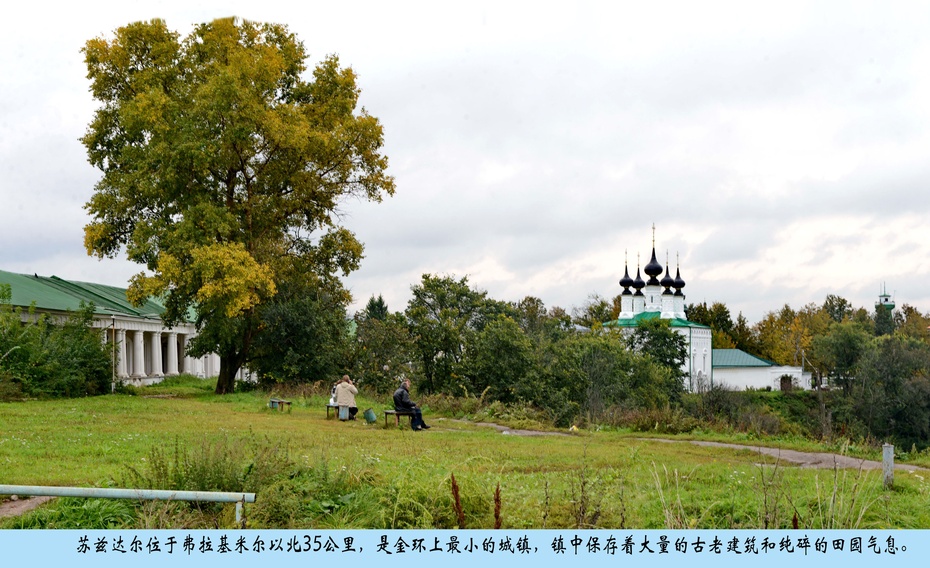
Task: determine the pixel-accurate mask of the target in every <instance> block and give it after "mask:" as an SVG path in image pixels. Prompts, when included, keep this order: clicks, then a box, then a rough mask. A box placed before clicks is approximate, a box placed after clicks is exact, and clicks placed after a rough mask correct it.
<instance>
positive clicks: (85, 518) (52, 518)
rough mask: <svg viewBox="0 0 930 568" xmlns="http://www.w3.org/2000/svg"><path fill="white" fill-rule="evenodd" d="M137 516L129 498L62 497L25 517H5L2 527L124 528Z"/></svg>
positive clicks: (133, 521) (0, 526) (131, 523)
mask: <svg viewBox="0 0 930 568" xmlns="http://www.w3.org/2000/svg"><path fill="white" fill-rule="evenodd" d="M135 520H136V512H135V509H134V506H133V503H132V502H130V501H127V500H125V499H82V498H78V497H62V498H58V499H55V500H54V501H51V502H50V503H49V504H48V505H46V506H45V507H42V508H40V509H36V510H34V511H30V512H28V513H26V514H25V515H23V516H21V517H17V518H15V519H10V520H7V521H4V522H3V523H2V524H0V528H8V529H11V528H17V529H124V528H131V527H132V526H133V524H134V523H135Z"/></svg>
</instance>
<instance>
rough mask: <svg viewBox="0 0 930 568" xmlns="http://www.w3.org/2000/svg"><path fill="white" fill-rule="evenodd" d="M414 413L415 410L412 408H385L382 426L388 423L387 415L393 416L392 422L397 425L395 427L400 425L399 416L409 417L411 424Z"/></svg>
mask: <svg viewBox="0 0 930 568" xmlns="http://www.w3.org/2000/svg"><path fill="white" fill-rule="evenodd" d="M414 414H415V412H414V411H412V410H394V409H391V410H385V411H384V427H385V428H387V425H388V416H393V417H394V423H395V424H396V425H397V427H398V428H399V427H400V417H401V416H406V417H408V418H410V422H411V424H412V423H413V416H414Z"/></svg>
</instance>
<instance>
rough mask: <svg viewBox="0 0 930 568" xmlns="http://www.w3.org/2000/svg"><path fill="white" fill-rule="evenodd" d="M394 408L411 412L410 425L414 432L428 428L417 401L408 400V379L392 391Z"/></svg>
mask: <svg viewBox="0 0 930 568" xmlns="http://www.w3.org/2000/svg"><path fill="white" fill-rule="evenodd" d="M394 410H399V411H403V412H412V413H413V416H411V417H410V427H411V428H413V431H414V432H419V431H420V430H424V429H427V428H429V426H427V425H426V422H423V413H422V412H420V408H419V407H418V406H417V403H415V402H413V401H412V400H410V379H404V380H403V381H402V382H401V383H400V387H398V388H397V390H396V391H394Z"/></svg>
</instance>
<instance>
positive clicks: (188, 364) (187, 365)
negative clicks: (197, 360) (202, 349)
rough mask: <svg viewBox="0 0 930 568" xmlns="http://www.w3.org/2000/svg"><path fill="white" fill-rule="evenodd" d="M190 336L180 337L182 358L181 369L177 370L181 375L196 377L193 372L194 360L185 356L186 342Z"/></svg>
mask: <svg viewBox="0 0 930 568" xmlns="http://www.w3.org/2000/svg"><path fill="white" fill-rule="evenodd" d="M189 337H190V336H189V335H187V334H184V335H182V336H181V354H182V355H183V356H184V364H183V368H182V369H179V371H180V372H182V373H187V374H189V375H196V373H195V372H194V359H193V358H192V357H191V356H190V355H188V354H187V340H188V338H189Z"/></svg>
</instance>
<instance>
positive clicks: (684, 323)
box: [601, 312, 710, 329]
mask: <svg viewBox="0 0 930 568" xmlns="http://www.w3.org/2000/svg"><path fill="white" fill-rule="evenodd" d="M661 315H662V313H661V312H642V313H639V314H636V315H635V316H633V317H631V318H623V319H615V320H610V321H605V322H604V323H603V324H601V325H603V326H604V327H638V326H639V322H641V321H643V320H651V319H656V318H658V317H661ZM666 321H668V322H669V325H671V326H672V327H703V328H706V329H710V328H709V327H708V326H706V325H703V324H700V323H694V322H693V321H688V320H686V319H681V318H671V319H668V320H666Z"/></svg>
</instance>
